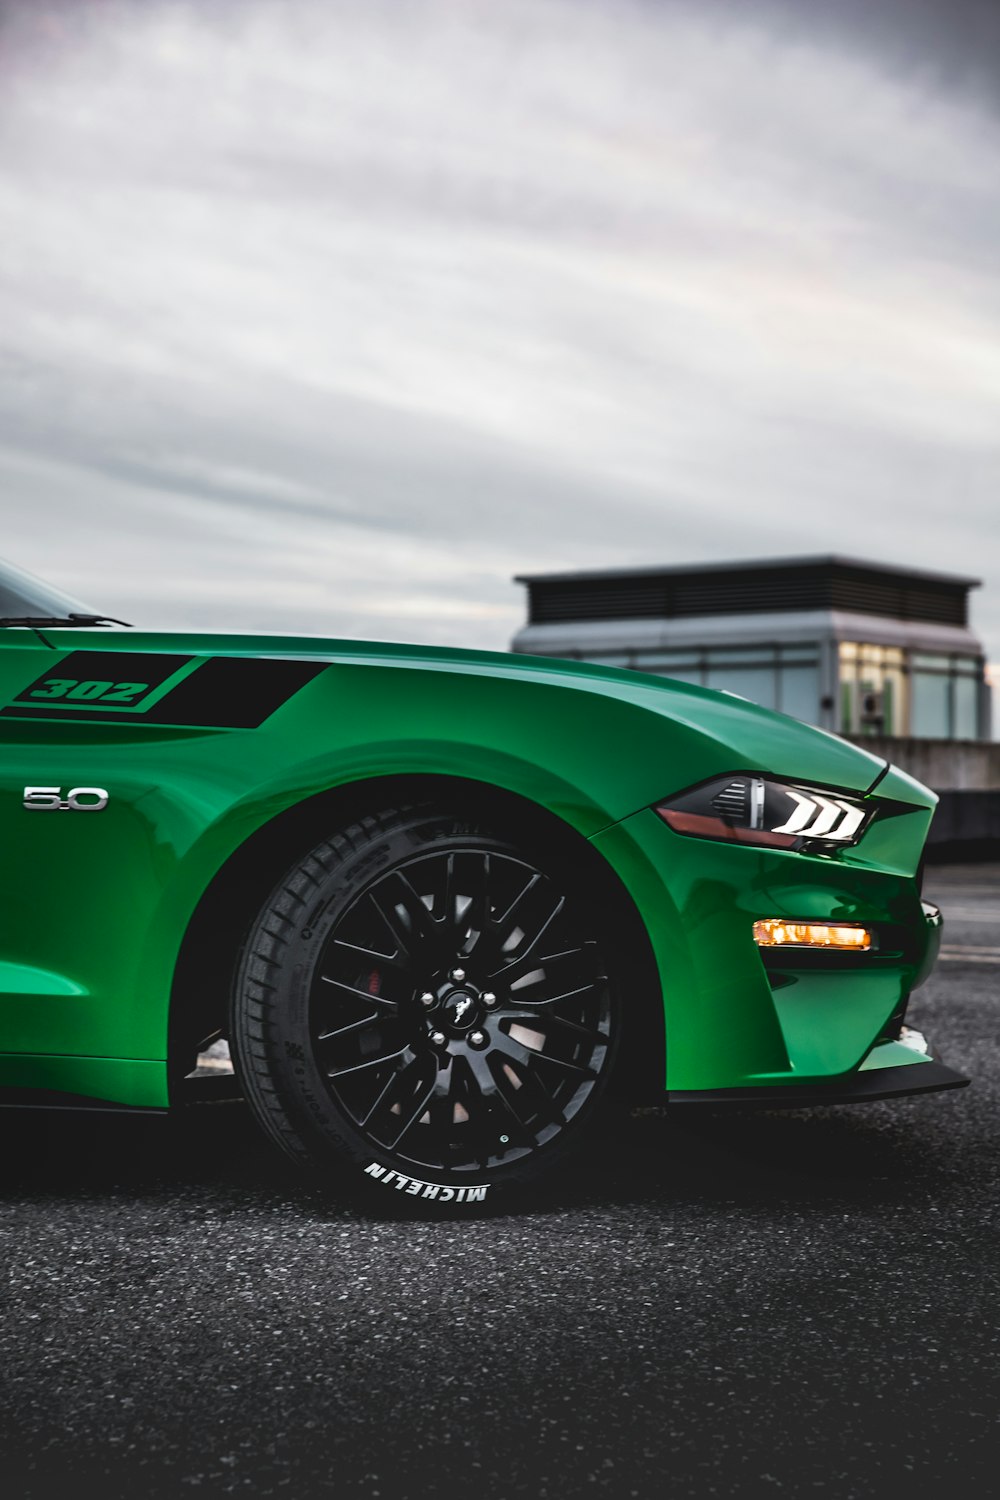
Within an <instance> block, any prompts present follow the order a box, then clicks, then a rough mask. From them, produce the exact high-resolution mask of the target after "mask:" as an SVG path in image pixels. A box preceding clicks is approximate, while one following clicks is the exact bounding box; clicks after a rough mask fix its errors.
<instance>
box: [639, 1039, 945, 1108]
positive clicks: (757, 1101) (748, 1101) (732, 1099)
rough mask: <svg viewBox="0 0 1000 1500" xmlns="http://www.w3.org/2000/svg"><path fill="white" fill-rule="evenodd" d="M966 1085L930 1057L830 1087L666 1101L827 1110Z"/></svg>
mask: <svg viewBox="0 0 1000 1500" xmlns="http://www.w3.org/2000/svg"><path fill="white" fill-rule="evenodd" d="M890 1045H891V1044H890ZM874 1050H875V1051H876V1052H877V1051H878V1050H879V1049H878V1048H877V1047H876V1048H875V1049H874ZM866 1061H867V1059H866ZM968 1083H969V1080H968V1078H966V1077H965V1076H964V1074H962V1073H956V1072H955V1070H954V1069H953V1068H946V1067H945V1065H944V1063H940V1062H936V1061H934V1060H933V1059H931V1058H929V1057H928V1058H925V1059H923V1060H921V1061H919V1062H918V1063H916V1064H915V1065H911V1064H909V1063H904V1064H903V1065H902V1066H900V1065H898V1064H897V1065H892V1064H890V1065H888V1066H885V1065H882V1066H878V1067H872V1068H866V1067H865V1065H864V1064H862V1065H861V1067H860V1068H859V1069H858V1070H857V1072H856V1073H849V1074H848V1075H847V1076H846V1077H845V1078H836V1079H834V1080H833V1081H832V1082H830V1083H792V1084H788V1083H785V1084H779V1085H776V1086H772V1087H770V1088H768V1087H767V1086H766V1085H765V1086H763V1087H760V1088H749V1089H687V1090H683V1089H680V1090H676V1091H675V1092H673V1093H671V1094H668V1095H667V1103H668V1104H670V1105H671V1106H673V1105H677V1104H684V1105H690V1104H700V1105H703V1106H705V1105H709V1106H712V1107H714V1108H718V1107H719V1106H720V1105H727V1104H739V1105H742V1106H743V1107H744V1108H746V1107H747V1106H748V1105H751V1106H755V1107H756V1106H759V1107H761V1108H764V1109H815V1108H816V1107H817V1106H819V1105H824V1104H872V1103H874V1102H875V1101H876V1100H879V1099H900V1098H904V1097H905V1096H907V1095H913V1094H936V1093H940V1092H941V1091H942V1090H943V1089H962V1088H965V1087H967V1085H968Z"/></svg>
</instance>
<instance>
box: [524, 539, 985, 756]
mask: <svg viewBox="0 0 1000 1500" xmlns="http://www.w3.org/2000/svg"><path fill="white" fill-rule="evenodd" d="M517 581H518V582H519V583H523V584H525V585H526V586H527V590H528V623H527V624H526V625H525V626H524V628H523V629H522V630H520V631H519V632H518V634H517V635H516V636H515V638H514V640H513V642H512V649H513V650H514V651H522V652H528V653H531V654H533V655H537V656H559V657H569V658H571V659H577V660H584V661H594V662H601V663H604V664H605V665H608V666H620V667H633V668H636V669H637V670H639V671H643V672H653V673H656V674H658V675H661V676H664V677H672V678H675V679H678V680H679V681H682V682H693V683H699V684H701V685H702V686H704V687H710V688H723V689H727V690H728V691H730V692H733V693H739V694H741V695H742V696H743V697H745V698H750V699H753V700H754V702H757V703H761V704H764V705H765V706H766V707H767V708H775V709H778V710H780V711H781V712H782V713H787V714H791V715H793V716H794V717H795V718H798V719H804V720H805V721H806V722H807V723H809V724H818V725H819V726H820V727H821V728H824V729H832V730H834V731H836V732H838V733H840V734H845V735H849V736H851V737H852V738H856V737H859V736H860V737H868V736H878V737H881V738H893V739H904V738H905V739H911V740H913V739H934V740H951V741H955V740H985V739H989V738H990V703H989V689H988V687H987V685H986V681H985V673H984V667H985V663H984V657H983V648H982V645H981V644H980V642H979V640H978V639H977V638H976V636H975V635H973V633H972V632H971V631H970V629H969V623H968V600H969V592H970V590H972V589H973V588H976V587H978V580H977V579H974V578H962V577H957V576H955V575H953V574H950V573H928V572H917V571H915V570H914V569H911V568H895V567H888V566H885V565H883V564H878V563H867V562H861V561H857V560H855V559H852V558H845V557H800V558H773V559H767V560H762V561H756V562H749V563H744V562H733V563H713V564H695V565H691V566H684V567H670V568H658V567H648V568H617V569H609V570H607V571H598V572H586V573H536V574H526V575H522V576H519V577H518V580H517Z"/></svg>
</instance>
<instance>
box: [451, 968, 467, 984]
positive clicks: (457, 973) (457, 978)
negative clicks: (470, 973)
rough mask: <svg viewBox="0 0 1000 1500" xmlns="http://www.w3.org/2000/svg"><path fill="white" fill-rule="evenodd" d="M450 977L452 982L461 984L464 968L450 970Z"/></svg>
mask: <svg viewBox="0 0 1000 1500" xmlns="http://www.w3.org/2000/svg"><path fill="white" fill-rule="evenodd" d="M451 977H452V979H453V980H454V982H455V983H456V984H461V983H462V980H463V979H464V978H465V970H464V969H452V971H451Z"/></svg>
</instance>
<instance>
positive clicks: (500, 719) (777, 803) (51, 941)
mask: <svg viewBox="0 0 1000 1500" xmlns="http://www.w3.org/2000/svg"><path fill="white" fill-rule="evenodd" d="M0 617H2V618H0V740H2V745H3V756H2V763H0V764H2V792H0V835H2V839H3V848H4V856H5V858H4V876H3V901H2V907H0V910H2V918H0V920H2V927H0V989H2V992H3V994H2V1009H0V1087H2V1089H3V1096H2V1097H3V1099H4V1100H5V1101H6V1102H17V1103H21V1104H24V1103H39V1104H46V1105H53V1104H55V1105H59V1104H62V1105H64V1106H67V1105H72V1106H86V1105H90V1106H99V1107H102V1108H119V1109H123V1110H125V1109H132V1110H135V1109H143V1110H162V1109H165V1108H168V1107H170V1106H172V1105H175V1104H177V1103H178V1102H180V1101H183V1100H184V1099H185V1098H187V1097H189V1095H190V1094H191V1092H192V1091H193V1090H195V1089H196V1088H197V1087H198V1086H199V1077H198V1075H199V1073H200V1072H201V1071H203V1070H199V1069H198V1068H197V1067H196V1062H197V1059H198V1057H199V1055H201V1054H203V1053H204V1052H205V1050H206V1049H207V1048H209V1047H210V1046H211V1044H212V1043H213V1042H217V1041H220V1040H222V1039H227V1040H228V1043H229V1047H230V1049H231V1053H232V1058H233V1064H234V1068H235V1083H236V1084H237V1085H238V1087H239V1089H240V1091H241V1092H242V1094H243V1096H244V1097H245V1099H246V1100H247V1102H248V1104H249V1107H250V1109H251V1110H252V1112H253V1114H254V1115H255V1117H256V1118H257V1120H258V1121H259V1122H260V1124H261V1125H262V1126H263V1128H264V1130H265V1131H266V1132H267V1134H268V1135H269V1136H270V1137H271V1138H272V1140H273V1141H275V1142H276V1143H277V1144H278V1145H279V1146H281V1147H282V1148H283V1149H284V1150H285V1151H286V1152H288V1153H289V1154H290V1155H291V1156H292V1157H293V1158H295V1159H296V1160H298V1161H300V1162H303V1163H310V1164H314V1165H315V1164H318V1165H319V1166H320V1167H322V1168H324V1169H326V1170H329V1171H333V1170H336V1172H337V1173H338V1175H339V1176H340V1178H341V1179H342V1180H343V1181H344V1182H345V1183H346V1184H347V1185H348V1186H351V1185H353V1186H355V1187H357V1188H358V1189H359V1190H362V1191H367V1192H369V1193H372V1194H379V1195H384V1194H385V1193H386V1192H387V1191H388V1192H389V1193H397V1194H401V1195H407V1196H409V1197H410V1198H412V1199H414V1200H417V1199H419V1200H420V1202H421V1204H422V1205H426V1206H427V1207H428V1208H430V1207H431V1205H433V1206H434V1207H435V1208H436V1207H437V1206H439V1205H448V1206H449V1207H450V1208H454V1207H455V1206H457V1205H473V1204H479V1203H482V1202H483V1201H484V1200H489V1201H492V1200H493V1199H494V1198H496V1197H498V1196H500V1195H504V1194H509V1193H511V1192H513V1191H514V1190H517V1189H523V1188H524V1187H525V1186H527V1185H528V1184H529V1183H532V1182H534V1181H535V1180H537V1179H543V1178H545V1177H546V1176H548V1177H550V1178H551V1176H552V1174H554V1173H556V1172H558V1170H559V1168H560V1165H561V1164H562V1163H563V1162H564V1161H566V1160H567V1158H568V1157H569V1156H570V1155H571V1154H572V1153H574V1152H580V1151H581V1150H582V1149H584V1148H585V1146H586V1143H587V1141H588V1138H590V1136H591V1133H592V1132H593V1130H594V1129H595V1127H597V1126H598V1123H599V1121H600V1119H601V1115H602V1110H603V1107H604V1106H605V1104H606V1103H607V1102H608V1101H609V1100H610V1099H611V1097H612V1096H615V1095H616V1096H618V1097H619V1098H625V1099H626V1100H629V1101H632V1102H639V1101H642V1102H647V1101H655V1100H659V1101H660V1102H664V1101H666V1102H669V1103H670V1104H671V1105H684V1104H687V1105H691V1104H704V1103H711V1104H718V1103H720V1102H726V1101H738V1102H741V1103H745V1102H756V1103H766V1104H768V1105H775V1104H778V1105H790V1106H801V1105H806V1104H820V1103H841V1102H849V1101H852V1100H866V1099H879V1098H888V1097H891V1096H893V1095H897V1094H912V1093H918V1092H921V1091H925V1090H932V1089H942V1088H952V1087H956V1086H959V1085H961V1084H962V1083H964V1082H966V1081H967V1080H965V1079H963V1078H962V1077H961V1076H960V1075H958V1074H957V1073H954V1072H952V1071H951V1070H950V1069H948V1068H946V1067H944V1066H943V1065H942V1064H941V1063H939V1062H937V1061H935V1060H933V1059H932V1058H931V1056H930V1055H929V1053H928V1051H927V1049H926V1046H925V1044H923V1041H922V1038H920V1036H919V1034H918V1033H915V1032H913V1031H912V1030H908V1029H907V1027H906V1025H905V1014H906V1005H907V999H908V997H909V995H910V993H911V991H912V990H913V989H914V988H915V986H916V985H918V984H919V983H920V982H921V981H922V980H923V979H924V978H925V977H926V975H927V973H928V971H929V970H930V967H931V965H932V964H933V961H934V957H935V954H936V951H937V946H938V943H939V940H940V922H941V918H940V914H939V913H938V911H937V910H936V908H933V907H931V906H929V905H927V904H926V903H924V902H922V901H921V896H920V866H921V855H922V850H923V846H924V841H925V838H926V835H927V830H928V827H929V824H930V821H931V817H932V815H933V811H934V804H935V797H934V794H933V793H932V792H929V791H928V790H927V789H926V788H925V787H923V786H921V785H919V783H917V782H915V781H913V780H911V779H910V778H909V777H908V776H906V775H904V774H903V773H902V772H900V771H898V770H896V769H894V768H893V767H892V766H889V765H887V764H886V763H885V762H884V761H883V760H880V759H878V758H877V757H875V756H873V755H869V754H867V753H866V752H865V751H864V750H860V749H857V748H856V747H855V746H853V745H850V744H847V743H846V742H844V741H843V740H840V739H837V738H835V737H834V736H832V735H829V734H825V733H822V732H820V731H819V730H816V729H811V728H809V727H807V726H805V725H803V724H801V723H798V722H797V721H795V720H793V719H789V718H785V717H783V716H782V715H780V714H775V713H770V712H768V711H766V710H764V709H762V708H758V707H756V706H755V705H754V704H752V703H748V702H746V701H745V700H743V699H741V698H737V697H734V696H732V695H730V694H726V693H716V692H710V691H707V690H705V689H701V688H696V687H690V686H686V685H683V684H681V683H676V682H671V681H669V680H665V679H660V678H655V677H648V676H643V675H640V674H639V673H632V672H625V671H618V670H614V669H610V668H602V667H596V666H590V665H587V664H585V663H572V664H571V663H568V662H560V661H553V660H549V659H545V660H542V659H532V658H530V657H513V656H506V655H501V654H492V653H489V652H478V651H458V650H443V649H432V648H429V647H423V646H389V645H384V644H381V643H377V642H376V643H364V642H355V641H333V640H317V639H303V638H298V637H293V636H267V637H258V636H252V635H209V636H206V635H201V634H180V633H171V634H155V633H146V632H142V631H140V630H133V629H126V628H121V622H118V621H112V620H108V619H106V618H105V617H101V616H98V615H93V614H88V613H87V612H86V611H85V610H84V609H83V608H82V607H81V606H79V605H77V604H75V603H73V602H72V601H70V600H68V599H66V598H65V597H64V596H63V595H61V594H58V593H57V592H56V591H54V590H52V589H50V588H48V587H46V586H45V585H44V584H41V583H39V582H38V581H37V580H36V579H33V578H31V577H29V576H28V575H26V574H24V573H22V572H20V571H19V570H16V569H13V568H2V569H0Z"/></svg>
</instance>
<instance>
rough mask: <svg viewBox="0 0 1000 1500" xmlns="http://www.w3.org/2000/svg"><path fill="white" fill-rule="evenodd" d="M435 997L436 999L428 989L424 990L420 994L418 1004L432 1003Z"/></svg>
mask: <svg viewBox="0 0 1000 1500" xmlns="http://www.w3.org/2000/svg"><path fill="white" fill-rule="evenodd" d="M436 999H437V996H436V995H432V994H431V992H430V990H424V993H423V994H422V995H421V996H420V1004H421V1005H433V1004H434V1001H435V1000H436Z"/></svg>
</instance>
